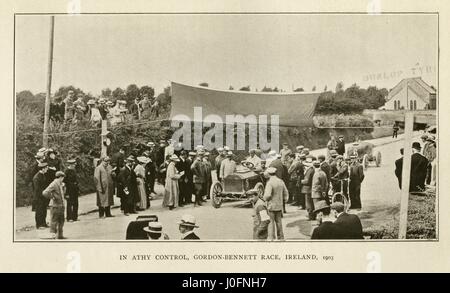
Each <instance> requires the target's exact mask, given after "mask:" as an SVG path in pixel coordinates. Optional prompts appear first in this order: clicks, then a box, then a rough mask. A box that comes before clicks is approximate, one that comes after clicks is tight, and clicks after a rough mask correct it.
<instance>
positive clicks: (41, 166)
mask: <svg viewBox="0 0 450 293" xmlns="http://www.w3.org/2000/svg"><path fill="white" fill-rule="evenodd" d="M47 166H48V164H47V163H46V162H42V163H39V164H38V168H39V169H42V168H45V167H47Z"/></svg>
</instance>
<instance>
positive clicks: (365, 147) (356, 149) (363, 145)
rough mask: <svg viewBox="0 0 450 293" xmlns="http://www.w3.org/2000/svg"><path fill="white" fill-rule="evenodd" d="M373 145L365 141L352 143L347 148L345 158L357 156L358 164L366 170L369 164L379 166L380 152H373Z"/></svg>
mask: <svg viewBox="0 0 450 293" xmlns="http://www.w3.org/2000/svg"><path fill="white" fill-rule="evenodd" d="M374 147H375V145H374V144H373V143H370V142H366V141H359V142H354V143H353V144H352V145H351V146H349V147H348V148H347V156H351V155H357V156H358V160H359V162H360V163H361V164H362V165H363V167H364V169H367V167H368V166H369V163H370V162H374V163H375V166H377V167H379V166H380V165H381V152H380V151H374Z"/></svg>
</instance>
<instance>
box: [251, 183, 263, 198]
mask: <svg viewBox="0 0 450 293" xmlns="http://www.w3.org/2000/svg"><path fill="white" fill-rule="evenodd" d="M253 189H255V190H257V191H258V196H259V197H260V198H262V197H263V195H264V185H263V184H262V183H261V182H258V183H256V185H255V187H254V188H253Z"/></svg>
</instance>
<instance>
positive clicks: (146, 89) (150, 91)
mask: <svg viewBox="0 0 450 293" xmlns="http://www.w3.org/2000/svg"><path fill="white" fill-rule="evenodd" d="M139 92H140V95H141V96H144V95H147V96H148V97H149V98H153V97H154V96H155V89H154V88H152V87H151V86H148V85H144V86H143V87H141V88H140V90H139Z"/></svg>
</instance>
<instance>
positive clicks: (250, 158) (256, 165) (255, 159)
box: [245, 149, 262, 171]
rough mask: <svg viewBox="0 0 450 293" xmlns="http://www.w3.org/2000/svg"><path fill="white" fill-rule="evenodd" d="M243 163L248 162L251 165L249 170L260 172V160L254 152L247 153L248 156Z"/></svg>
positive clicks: (253, 150) (252, 150)
mask: <svg viewBox="0 0 450 293" xmlns="http://www.w3.org/2000/svg"><path fill="white" fill-rule="evenodd" d="M245 162H249V163H251V164H252V165H253V167H252V168H251V169H252V170H254V171H262V167H261V159H260V158H259V157H258V156H257V155H256V150H255V149H251V150H250V151H249V156H248V157H247V158H246V159H245Z"/></svg>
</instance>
